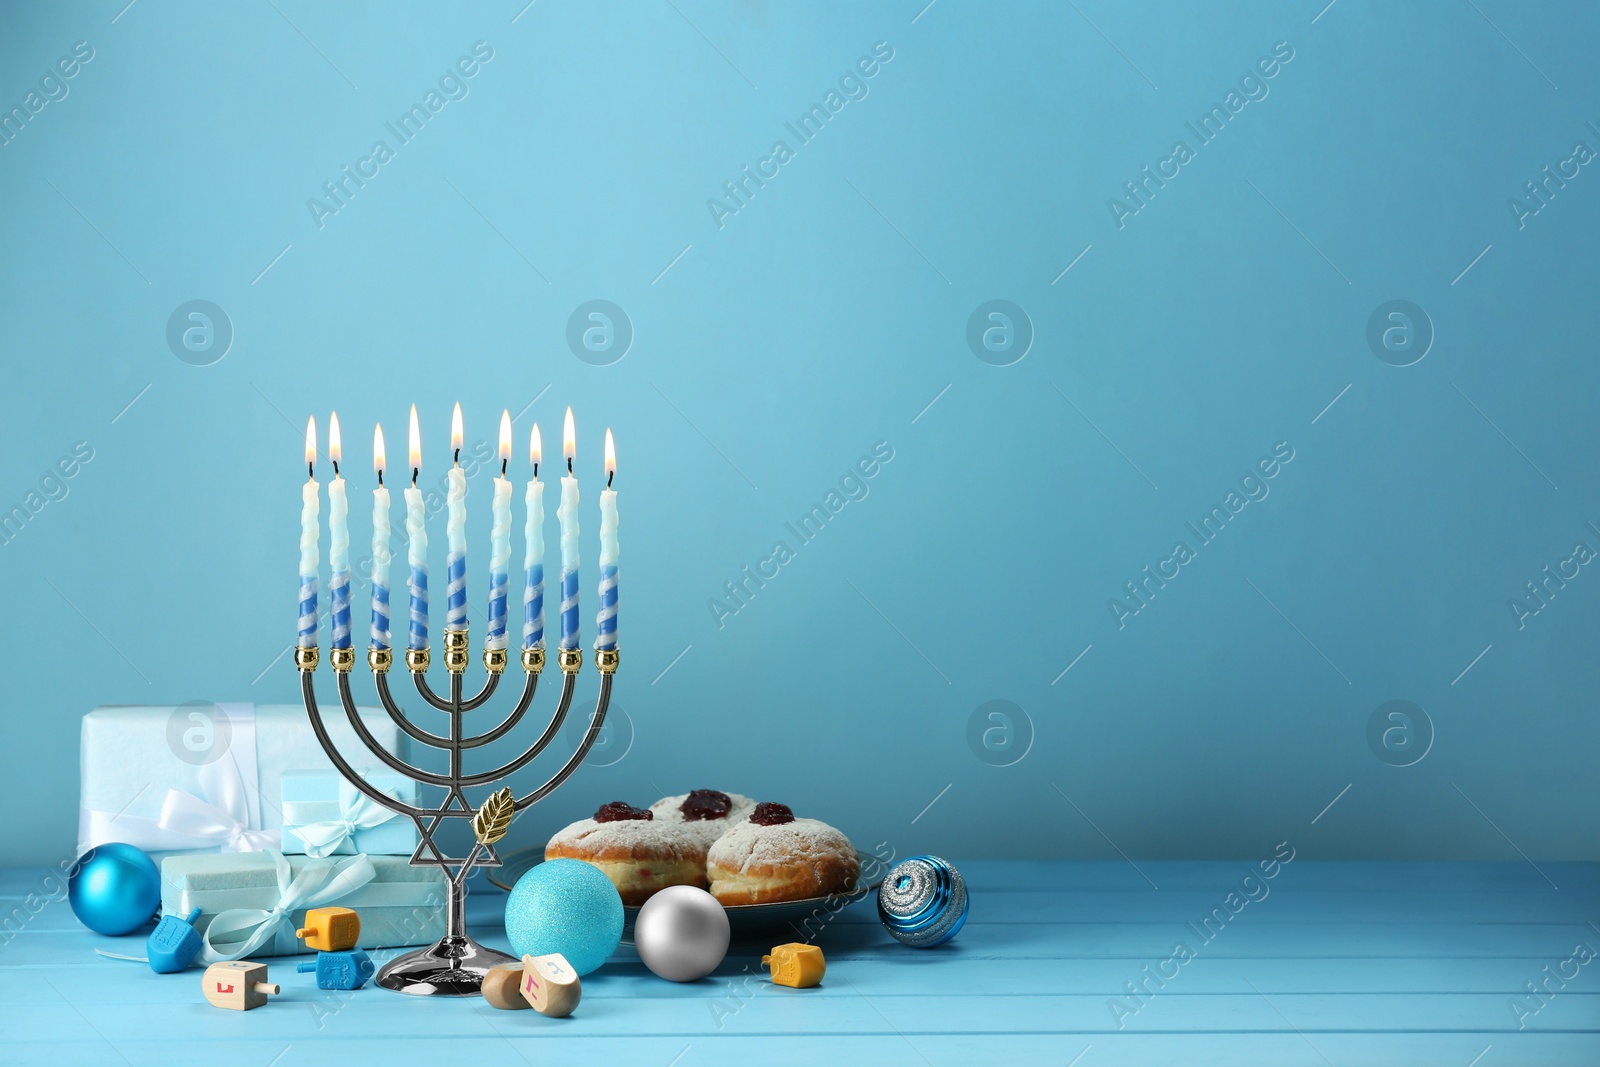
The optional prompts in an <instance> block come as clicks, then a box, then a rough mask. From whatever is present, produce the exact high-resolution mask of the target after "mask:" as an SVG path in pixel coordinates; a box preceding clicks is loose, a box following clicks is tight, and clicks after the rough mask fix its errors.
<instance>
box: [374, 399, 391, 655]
mask: <svg viewBox="0 0 1600 1067" xmlns="http://www.w3.org/2000/svg"><path fill="white" fill-rule="evenodd" d="M384 458H385V457H384V448H383V427H382V426H381V425H379V426H374V427H373V428H372V469H373V470H375V471H377V472H378V488H376V489H374V490H373V491H372V647H373V648H388V647H389V490H388V487H387V486H385V485H384V484H383V468H384V466H385V463H384Z"/></svg>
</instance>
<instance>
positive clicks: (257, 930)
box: [200, 849, 377, 964]
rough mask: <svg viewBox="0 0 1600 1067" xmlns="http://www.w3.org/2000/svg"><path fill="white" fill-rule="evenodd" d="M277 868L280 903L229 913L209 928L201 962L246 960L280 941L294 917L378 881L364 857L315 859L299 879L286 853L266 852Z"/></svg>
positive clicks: (224, 914)
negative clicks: (276, 940)
mask: <svg viewBox="0 0 1600 1067" xmlns="http://www.w3.org/2000/svg"><path fill="white" fill-rule="evenodd" d="M265 851H266V853H267V855H269V856H271V857H272V859H273V862H274V863H275V864H276V865H277V875H278V902H277V903H276V904H275V905H273V906H272V908H271V909H270V910H263V909H261V908H229V909H228V910H227V911H223V912H220V913H219V914H218V915H217V916H216V918H214V919H212V920H211V923H210V925H209V926H207V927H206V933H205V941H204V947H203V948H202V949H201V951H200V958H201V960H202V961H204V962H205V963H208V964H210V963H217V962H219V961H221V960H237V959H243V958H244V957H245V956H248V955H250V954H251V953H253V952H255V951H256V950H257V949H260V948H262V947H263V946H264V945H266V944H267V943H268V942H269V941H271V940H272V939H273V938H275V937H277V936H278V934H279V931H280V930H283V929H284V928H285V927H286V926H287V925H288V924H289V923H290V921H291V920H290V917H291V916H292V915H293V913H294V912H296V911H299V910H301V909H303V908H318V907H321V906H322V905H324V904H331V903H333V902H334V901H336V900H339V899H340V898H342V897H344V896H345V895H346V894H348V893H350V892H352V891H353V890H355V889H358V888H360V887H361V886H364V885H366V884H367V883H368V882H370V881H372V879H373V878H375V877H377V872H376V871H375V870H373V867H372V861H371V860H369V859H367V857H365V856H351V857H350V858H349V859H344V860H333V859H313V860H309V861H307V862H306V864H305V866H303V867H301V868H300V873H299V875H295V874H294V871H293V868H292V867H290V865H289V861H288V860H287V859H286V858H285V857H284V855H283V853H281V852H276V851H273V850H272V849H266V850H265Z"/></svg>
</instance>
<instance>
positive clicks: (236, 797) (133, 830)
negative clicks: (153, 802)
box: [78, 704, 280, 852]
mask: <svg viewBox="0 0 1600 1067" xmlns="http://www.w3.org/2000/svg"><path fill="white" fill-rule="evenodd" d="M217 709H218V711H219V712H220V713H221V715H222V716H223V717H225V718H226V720H227V724H228V727H227V728H228V731H229V732H228V750H227V751H226V752H225V753H223V754H222V755H221V756H220V757H218V758H217V759H216V760H214V761H212V762H211V763H209V764H206V765H205V766H204V767H202V768H201V769H200V772H199V779H200V791H201V793H202V794H203V797H200V796H194V795H192V794H188V793H183V792H181V791H179V790H176V789H169V790H168V791H167V796H166V798H165V800H164V801H163V803H162V807H161V814H160V816H159V817H158V818H154V819H152V818H149V817H147V816H143V815H131V814H128V813H127V811H126V809H124V810H123V811H120V812H110V811H97V810H94V809H92V808H87V807H80V808H79V809H78V841H79V851H80V852H82V851H86V850H88V849H89V848H92V847H94V846H95V845H103V844H105V843H106V842H108V841H125V842H127V843H128V844H130V845H134V846H137V847H138V848H142V849H144V850H145V851H147V852H166V851H173V850H188V849H197V848H207V847H214V848H220V850H221V851H234V852H252V851H256V850H259V849H263V848H271V847H276V846H277V845H278V844H279V843H280V835H279V833H278V831H276V830H262V829H261V825H262V819H261V795H260V782H259V780H258V779H259V772H258V770H257V767H256V706H255V705H254V704H218V705H217ZM136 799H137V798H136ZM169 812H170V815H169Z"/></svg>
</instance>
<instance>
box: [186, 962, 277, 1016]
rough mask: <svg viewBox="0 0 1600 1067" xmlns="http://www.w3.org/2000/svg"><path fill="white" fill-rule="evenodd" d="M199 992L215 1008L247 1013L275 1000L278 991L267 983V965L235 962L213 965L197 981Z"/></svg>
mask: <svg viewBox="0 0 1600 1067" xmlns="http://www.w3.org/2000/svg"><path fill="white" fill-rule="evenodd" d="M200 990H201V992H203V993H205V995H206V999H207V1000H209V1001H210V1002H211V1003H212V1004H213V1005H214V1006H216V1007H218V1008H232V1009H233V1010H235V1011H249V1010H250V1009H251V1008H259V1007H261V1005H263V1004H265V1003H266V1002H267V997H269V996H274V997H275V996H277V995H278V987H277V986H275V985H273V984H271V983H270V982H268V981H267V965H266V964H265V963H250V962H249V961H247V960H236V961H234V962H232V963H213V964H212V965H211V966H209V967H207V968H206V973H205V974H204V975H202V976H201V978H200Z"/></svg>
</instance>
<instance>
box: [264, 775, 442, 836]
mask: <svg viewBox="0 0 1600 1067" xmlns="http://www.w3.org/2000/svg"><path fill="white" fill-rule="evenodd" d="M362 777H363V778H365V779H366V781H367V783H368V784H369V785H371V786H373V787H374V788H376V789H378V790H380V791H382V792H383V793H384V794H386V795H388V796H391V797H393V798H395V799H396V800H399V801H402V802H403V803H406V804H411V805H415V804H416V802H417V783H416V782H414V781H412V780H411V779H410V778H407V777H405V776H404V775H401V774H396V773H394V772H393V771H368V772H367V773H365V774H364V775H362ZM280 794H281V796H282V798H283V851H284V852H285V853H286V854H289V855H308V856H330V855H340V856H351V855H355V854H356V853H358V852H364V853H366V854H367V855H369V856H410V855H411V853H412V852H413V851H414V850H415V849H416V847H417V827H416V824H415V823H414V822H412V821H411V818H410V817H409V816H406V815H400V814H397V813H396V812H393V811H390V810H389V809H388V808H386V807H384V806H383V805H381V804H379V803H378V802H377V801H375V800H372V799H370V798H369V797H367V796H366V795H365V794H363V793H362V792H361V791H360V790H358V789H356V787H355V786H353V785H351V784H350V783H349V782H347V781H345V780H344V778H343V777H342V776H340V775H339V774H338V773H337V772H335V771H285V772H284V773H283V782H282V788H281V790H280Z"/></svg>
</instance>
